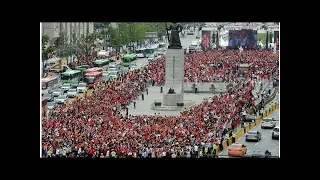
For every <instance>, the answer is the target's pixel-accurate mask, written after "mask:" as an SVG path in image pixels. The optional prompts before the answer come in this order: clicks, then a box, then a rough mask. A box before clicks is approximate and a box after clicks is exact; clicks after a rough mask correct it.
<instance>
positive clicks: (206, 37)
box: [201, 30, 211, 51]
mask: <svg viewBox="0 0 320 180" xmlns="http://www.w3.org/2000/svg"><path fill="white" fill-rule="evenodd" d="M210 34H211V31H204V30H202V36H201V40H202V41H201V48H202V50H203V51H205V50H207V49H208V48H209V46H210V42H211V35H210Z"/></svg>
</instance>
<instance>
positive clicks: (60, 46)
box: [42, 22, 166, 59]
mask: <svg viewBox="0 0 320 180" xmlns="http://www.w3.org/2000/svg"><path fill="white" fill-rule="evenodd" d="M95 28H102V29H103V30H102V31H100V32H94V33H93V34H90V35H89V34H88V32H86V33H87V34H88V35H87V36H84V35H83V34H82V35H79V33H78V32H79V31H78V29H73V32H72V34H71V35H70V36H71V37H69V36H68V35H67V33H65V32H63V31H61V32H60V33H59V35H60V36H59V38H58V39H57V40H56V41H55V42H54V44H51V45H50V46H49V47H47V44H48V42H49V38H48V36H47V35H43V36H42V58H43V59H47V58H48V54H49V53H52V52H55V53H56V54H57V55H58V56H59V57H67V56H70V55H72V54H74V53H75V52H84V53H87V52H88V51H89V50H91V49H92V46H93V42H94V40H95V39H97V38H99V39H104V40H107V41H109V45H110V46H123V45H130V44H131V45H132V43H134V42H138V44H139V43H140V44H141V42H142V41H143V40H145V39H146V37H145V33H146V32H157V33H158V37H162V36H164V35H165V34H166V29H165V23H130V22H129V23H118V26H117V27H112V26H111V25H110V23H95Z"/></svg>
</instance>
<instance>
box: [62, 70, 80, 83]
mask: <svg viewBox="0 0 320 180" xmlns="http://www.w3.org/2000/svg"><path fill="white" fill-rule="evenodd" d="M81 76H82V73H81V71H79V70H71V71H66V72H64V73H61V80H62V82H64V83H71V82H72V81H73V80H78V81H79V80H80V79H81Z"/></svg>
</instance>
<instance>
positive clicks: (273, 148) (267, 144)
mask: <svg viewBox="0 0 320 180" xmlns="http://www.w3.org/2000/svg"><path fill="white" fill-rule="evenodd" d="M279 112H280V110H279V109H278V110H276V111H275V112H273V113H272V114H270V115H269V116H268V118H274V119H275V120H279V119H280V113H279ZM279 122H280V121H276V123H277V125H279ZM251 130H252V131H259V132H260V133H261V140H260V141H259V142H245V135H243V136H241V137H240V138H239V139H237V140H236V143H241V144H244V145H246V146H247V149H248V151H247V155H252V152H253V150H255V149H262V150H264V151H265V150H268V151H270V152H271V154H272V156H279V154H280V148H279V147H280V143H279V140H273V139H272V138H271V133H272V129H261V126H260V124H258V125H257V126H255V127H254V128H252V129H251ZM219 155H225V156H227V155H228V151H227V149H226V150H224V151H222V152H221V153H220V154H219Z"/></svg>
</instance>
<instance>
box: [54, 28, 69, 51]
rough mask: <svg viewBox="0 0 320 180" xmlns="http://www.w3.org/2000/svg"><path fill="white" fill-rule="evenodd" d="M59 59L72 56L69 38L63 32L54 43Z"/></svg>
mask: <svg viewBox="0 0 320 180" xmlns="http://www.w3.org/2000/svg"><path fill="white" fill-rule="evenodd" d="M54 45H55V47H56V50H57V54H58V56H59V57H68V56H71V55H72V54H73V47H72V45H71V44H70V43H69V36H68V35H67V33H65V32H61V33H59V38H58V39H57V40H56V41H55V42H54Z"/></svg>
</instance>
